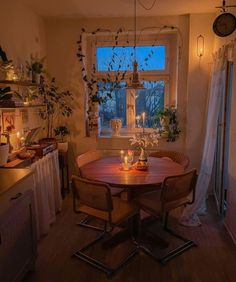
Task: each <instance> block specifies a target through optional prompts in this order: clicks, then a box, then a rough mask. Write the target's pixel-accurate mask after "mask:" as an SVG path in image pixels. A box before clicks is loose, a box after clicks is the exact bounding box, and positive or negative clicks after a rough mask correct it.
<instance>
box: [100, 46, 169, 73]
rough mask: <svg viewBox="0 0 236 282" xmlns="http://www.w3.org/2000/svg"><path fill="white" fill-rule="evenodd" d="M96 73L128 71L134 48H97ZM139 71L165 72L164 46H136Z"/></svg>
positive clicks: (130, 67) (130, 68)
mask: <svg viewBox="0 0 236 282" xmlns="http://www.w3.org/2000/svg"><path fill="white" fill-rule="evenodd" d="M96 58H97V70H98V71H118V70H120V71H125V70H127V71H130V70H132V68H133V67H132V63H133V61H134V46H117V47H97V48H96ZM136 60H137V61H138V70H139V71H151V70H165V68H166V46H164V45H160V46H137V47H136Z"/></svg>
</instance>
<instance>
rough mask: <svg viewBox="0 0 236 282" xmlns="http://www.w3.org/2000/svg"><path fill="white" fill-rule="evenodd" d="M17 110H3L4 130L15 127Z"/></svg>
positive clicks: (10, 129)
mask: <svg viewBox="0 0 236 282" xmlns="http://www.w3.org/2000/svg"><path fill="white" fill-rule="evenodd" d="M15 121H16V120H15V111H6V112H5V111H3V112H2V127H3V128H2V130H3V131H6V130H7V131H12V130H14V129H15Z"/></svg>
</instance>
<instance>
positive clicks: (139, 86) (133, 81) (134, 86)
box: [127, 0, 144, 89]
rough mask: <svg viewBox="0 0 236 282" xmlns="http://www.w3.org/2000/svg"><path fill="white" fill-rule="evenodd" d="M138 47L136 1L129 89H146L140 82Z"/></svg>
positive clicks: (135, 3)
mask: <svg viewBox="0 0 236 282" xmlns="http://www.w3.org/2000/svg"><path fill="white" fill-rule="evenodd" d="M136 45H137V0H134V61H133V73H132V79H131V83H130V84H129V85H128V86H127V89H144V86H143V85H142V83H141V82H140V81H139V74H138V62H137V59H136Z"/></svg>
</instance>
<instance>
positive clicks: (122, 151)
mask: <svg viewBox="0 0 236 282" xmlns="http://www.w3.org/2000/svg"><path fill="white" fill-rule="evenodd" d="M124 156H125V152H124V150H121V151H120V162H121V163H123V162H124Z"/></svg>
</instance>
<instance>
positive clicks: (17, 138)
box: [16, 131, 21, 149]
mask: <svg viewBox="0 0 236 282" xmlns="http://www.w3.org/2000/svg"><path fill="white" fill-rule="evenodd" d="M16 141H17V149H20V147H21V142H20V132H19V131H17V133H16Z"/></svg>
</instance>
